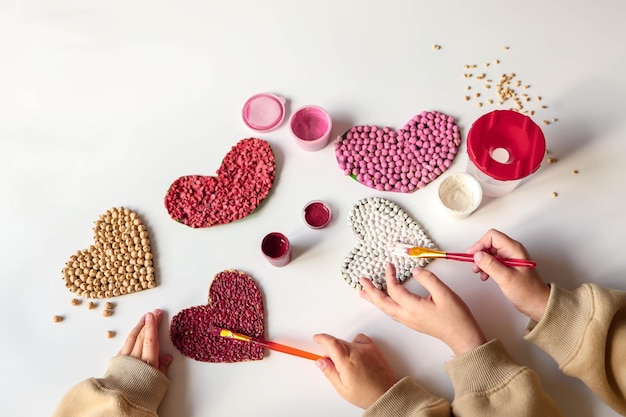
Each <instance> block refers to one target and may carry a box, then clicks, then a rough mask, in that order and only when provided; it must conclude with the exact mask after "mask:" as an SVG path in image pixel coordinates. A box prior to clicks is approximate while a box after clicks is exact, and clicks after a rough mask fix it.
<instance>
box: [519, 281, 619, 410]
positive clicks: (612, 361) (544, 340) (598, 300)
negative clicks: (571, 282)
mask: <svg viewBox="0 0 626 417" xmlns="http://www.w3.org/2000/svg"><path fill="white" fill-rule="evenodd" d="M551 288H552V289H551V291H550V298H549V300H548V306H547V308H546V312H545V314H544V316H543V318H542V319H541V321H540V322H539V323H537V322H534V321H531V322H530V324H529V325H528V328H527V333H526V336H525V339H526V340H529V341H530V342H532V343H534V344H536V345H537V346H539V347H540V348H541V349H543V350H544V351H546V352H547V353H548V354H549V355H550V356H552V357H553V358H554V360H556V362H557V363H558V365H559V368H560V369H561V370H562V371H563V373H565V374H566V375H569V376H573V377H576V378H579V379H580V380H582V381H583V382H584V383H585V384H587V386H588V387H589V388H590V389H591V390H592V391H593V392H594V393H595V394H596V395H597V396H598V397H599V398H600V399H601V400H602V401H604V402H605V403H606V404H607V405H609V406H610V407H611V408H613V409H614V410H615V411H617V412H619V413H620V414H623V415H626V367H625V366H624V364H625V363H626V292H624V291H619V290H614V289H608V288H603V287H600V286H598V285H594V284H584V285H582V286H580V287H579V288H577V289H575V290H572V291H568V290H565V289H562V288H560V287H558V286H556V285H554V284H553V285H552V286H551Z"/></svg>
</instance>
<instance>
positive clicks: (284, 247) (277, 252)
mask: <svg viewBox="0 0 626 417" xmlns="http://www.w3.org/2000/svg"><path fill="white" fill-rule="evenodd" d="M261 251H262V252H263V255H265V258H266V259H267V260H268V261H269V263H270V264H272V265H274V266H285V265H287V264H288V263H289V262H290V261H291V245H290V244H289V239H287V236H285V235H283V234H282V233H279V232H272V233H269V234H267V235H266V236H265V237H264V238H263V241H262V242H261Z"/></svg>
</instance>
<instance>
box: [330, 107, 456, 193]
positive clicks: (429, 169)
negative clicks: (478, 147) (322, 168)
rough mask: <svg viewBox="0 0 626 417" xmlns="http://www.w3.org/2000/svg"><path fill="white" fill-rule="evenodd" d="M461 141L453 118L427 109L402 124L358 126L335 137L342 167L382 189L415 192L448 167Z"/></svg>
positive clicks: (349, 173)
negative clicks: (393, 127)
mask: <svg viewBox="0 0 626 417" xmlns="http://www.w3.org/2000/svg"><path fill="white" fill-rule="evenodd" d="M460 144H461V134H460V133H459V128H458V126H457V125H456V124H455V123H454V118H453V117H451V116H447V115H445V114H443V113H439V112H436V111H432V112H425V111H424V112H422V113H420V114H419V115H417V116H415V117H413V118H412V119H411V120H409V122H408V123H407V124H406V125H405V126H404V127H403V128H402V129H400V130H398V131H396V130H393V129H391V128H389V127H378V126H354V127H352V128H350V129H349V130H348V131H347V132H346V133H344V134H343V136H341V137H338V138H337V141H336V142H335V156H336V158H337V162H338V164H339V168H340V169H341V170H343V171H344V173H345V174H346V175H350V176H351V177H352V178H354V179H356V180H357V181H359V182H360V183H361V184H364V185H366V186H368V187H371V188H374V189H376V190H379V191H399V192H403V193H411V192H414V191H416V190H419V189H420V188H423V187H425V186H426V185H427V184H428V183H430V182H431V181H433V180H434V179H435V178H437V177H438V176H439V175H441V174H442V173H443V172H445V171H446V170H447V169H448V168H449V167H450V165H451V164H452V161H453V160H454V157H455V156H456V153H457V150H458V147H459V145H460Z"/></svg>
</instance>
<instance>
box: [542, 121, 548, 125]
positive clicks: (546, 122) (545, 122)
mask: <svg viewBox="0 0 626 417" xmlns="http://www.w3.org/2000/svg"><path fill="white" fill-rule="evenodd" d="M542 123H543V124H544V125H549V124H550V121H549V120H544V121H543V122H542Z"/></svg>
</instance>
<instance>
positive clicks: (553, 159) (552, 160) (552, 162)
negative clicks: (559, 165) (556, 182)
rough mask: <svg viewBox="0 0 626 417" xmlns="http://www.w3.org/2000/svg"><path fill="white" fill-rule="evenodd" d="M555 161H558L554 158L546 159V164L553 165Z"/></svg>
mask: <svg viewBox="0 0 626 417" xmlns="http://www.w3.org/2000/svg"><path fill="white" fill-rule="evenodd" d="M557 161H558V159H556V158H548V163H549V164H554V163H555V162H557Z"/></svg>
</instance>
